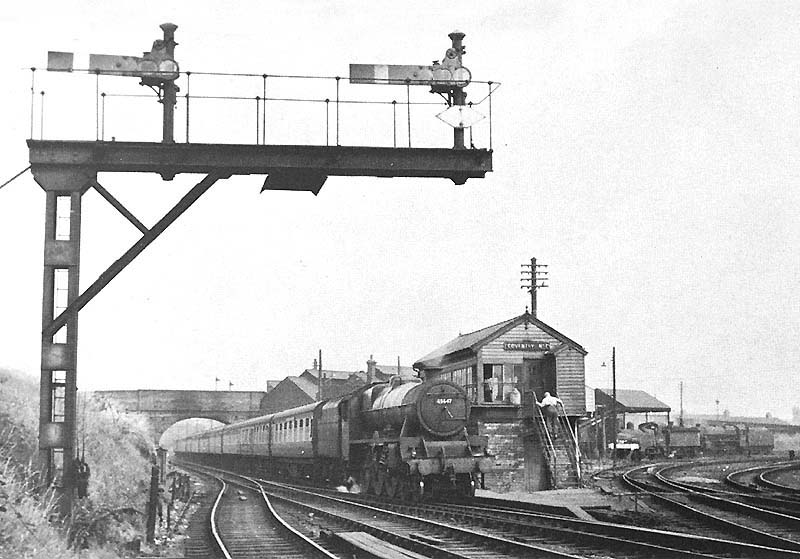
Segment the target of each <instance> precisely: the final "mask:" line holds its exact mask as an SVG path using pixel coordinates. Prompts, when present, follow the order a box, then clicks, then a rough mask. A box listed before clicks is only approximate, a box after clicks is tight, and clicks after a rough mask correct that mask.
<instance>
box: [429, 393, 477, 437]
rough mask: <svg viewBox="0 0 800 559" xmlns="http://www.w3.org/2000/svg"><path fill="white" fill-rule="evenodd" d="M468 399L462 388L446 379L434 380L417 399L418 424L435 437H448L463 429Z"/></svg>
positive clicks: (465, 422) (465, 421)
mask: <svg viewBox="0 0 800 559" xmlns="http://www.w3.org/2000/svg"><path fill="white" fill-rule="evenodd" d="M468 414H469V401H468V400H467V395H466V393H465V392H464V389H463V388H461V387H460V386H458V385H456V384H453V383H451V382H448V381H438V382H434V383H432V384H431V385H429V386H428V387H427V391H426V392H425V394H424V395H423V396H422V397H421V398H420V399H419V400H417V417H418V418H419V422H420V425H422V428H423V429H425V430H426V431H427V432H429V433H430V434H432V435H435V436H437V437H450V436H452V435H455V434H456V433H459V432H460V431H463V430H464V427H465V426H466V424H467V417H468Z"/></svg>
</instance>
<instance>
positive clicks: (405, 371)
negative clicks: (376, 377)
mask: <svg viewBox="0 0 800 559" xmlns="http://www.w3.org/2000/svg"><path fill="white" fill-rule="evenodd" d="M375 370H376V372H380V373H382V374H384V375H388V376H394V375H396V374H397V365H375ZM359 374H361V371H359ZM364 375H365V378H366V373H364ZM400 376H401V377H403V378H411V377H415V376H417V372H416V371H415V370H414V367H407V366H405V365H400Z"/></svg>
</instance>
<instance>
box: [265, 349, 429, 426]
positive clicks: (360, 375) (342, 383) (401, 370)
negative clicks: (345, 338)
mask: <svg viewBox="0 0 800 559" xmlns="http://www.w3.org/2000/svg"><path fill="white" fill-rule="evenodd" d="M397 374H400V375H401V376H404V377H410V376H416V373H415V372H414V370H413V369H412V368H411V367H402V366H398V365H388V366H387V365H379V364H377V363H376V362H375V361H373V360H372V359H370V360H369V361H367V370H366V371H334V370H330V369H323V370H322V379H321V380H320V378H319V377H320V371H319V370H318V368H317V365H316V360H315V362H314V366H313V367H312V368H310V369H305V370H304V371H303V372H302V373H300V374H299V375H297V376H288V377H286V378H285V379H283V380H281V381H278V382H277V383H276V384H275V386H274V387H273V388H272V389H271V390H269V392H267V394H266V395H265V396H264V397H263V398H262V400H261V404H260V409H261V412H262V413H264V414H268V413H275V412H279V411H283V410H287V409H289V408H294V407H298V406H304V405H306V404H310V403H312V402H317V401H319V400H327V399H329V398H337V397H339V396H342V395H344V394H349V393H350V392H352V391H353V390H356V389H357V388H360V387H362V386H364V385H365V384H369V383H371V382H384V381H387V380H389V379H390V378H391V377H393V376H394V375H397ZM272 382H275V381H272Z"/></svg>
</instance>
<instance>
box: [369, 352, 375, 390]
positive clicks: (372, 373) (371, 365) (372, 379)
mask: <svg viewBox="0 0 800 559" xmlns="http://www.w3.org/2000/svg"><path fill="white" fill-rule="evenodd" d="M373 382H375V361H374V360H373V359H372V355H370V356H369V359H368V360H367V384H372V383H373Z"/></svg>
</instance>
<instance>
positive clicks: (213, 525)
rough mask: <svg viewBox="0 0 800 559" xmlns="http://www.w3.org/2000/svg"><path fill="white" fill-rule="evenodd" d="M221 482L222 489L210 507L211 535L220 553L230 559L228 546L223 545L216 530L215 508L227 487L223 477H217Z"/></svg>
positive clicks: (217, 506)
mask: <svg viewBox="0 0 800 559" xmlns="http://www.w3.org/2000/svg"><path fill="white" fill-rule="evenodd" d="M217 479H218V480H219V481H220V482H221V483H222V489H221V490H220V492H219V494H218V495H217V498H216V500H215V501H214V506H212V507H211V535H212V536H213V537H214V542H215V543H216V544H217V547H218V548H219V550H220V552H221V553H222V555H223V556H224V557H225V559H232V558H231V555H230V553H228V548H226V547H225V544H224V543H222V538H221V537H220V535H219V531H218V530H217V520H216V519H217V509H218V508H219V502H220V501H221V500H222V495H224V494H225V490H226V489H227V487H228V484H226V483H225V481H224V480H223V479H220V478H217Z"/></svg>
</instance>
